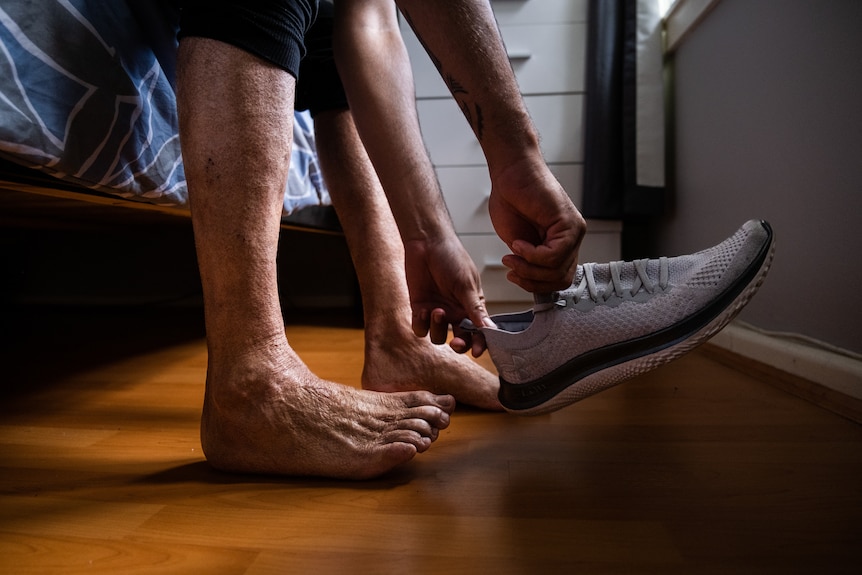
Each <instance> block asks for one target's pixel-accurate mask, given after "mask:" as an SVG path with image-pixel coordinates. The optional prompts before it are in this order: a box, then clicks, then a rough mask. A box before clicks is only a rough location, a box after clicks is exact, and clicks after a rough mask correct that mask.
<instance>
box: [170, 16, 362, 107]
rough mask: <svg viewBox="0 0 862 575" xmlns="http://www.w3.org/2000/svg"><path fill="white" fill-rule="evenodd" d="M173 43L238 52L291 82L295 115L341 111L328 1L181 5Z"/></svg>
mask: <svg viewBox="0 0 862 575" xmlns="http://www.w3.org/2000/svg"><path fill="white" fill-rule="evenodd" d="M180 4H181V6H182V11H181V18H180V32H179V37H180V38H183V37H185V36H200V37H204V38H211V39H213V40H219V41H221V42H225V43H227V44H231V45H233V46H236V47H238V48H242V49H243V50H246V51H248V52H250V53H252V54H254V55H256V56H258V57H260V58H262V59H264V60H266V61H268V62H270V63H272V64H274V65H276V66H279V67H280V68H282V69H284V70H286V71H287V72H288V73H290V74H291V75H292V76H293V77H294V78H296V79H297V86H296V103H295V108H296V109H297V110H310V111H311V114H312V116H314V115H316V114H318V113H320V112H322V111H325V110H332V109H343V108H346V107H347V97H346V95H345V94H344V87H343V86H342V84H341V79H340V78H339V76H338V70H337V69H336V67H335V59H334V58H333V55H332V29H333V20H334V14H333V6H332V2H331V0H321V1H320V2H319V6H318V1H317V0H281V1H279V0H243V1H242V2H239V1H231V0H181V2H180Z"/></svg>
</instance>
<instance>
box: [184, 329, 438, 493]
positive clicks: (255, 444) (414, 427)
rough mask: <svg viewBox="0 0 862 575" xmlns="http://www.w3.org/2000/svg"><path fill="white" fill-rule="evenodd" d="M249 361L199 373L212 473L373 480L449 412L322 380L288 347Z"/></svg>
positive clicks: (424, 395) (419, 398)
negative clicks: (272, 356) (204, 383)
mask: <svg viewBox="0 0 862 575" xmlns="http://www.w3.org/2000/svg"><path fill="white" fill-rule="evenodd" d="M285 346H286V342H285ZM276 355H278V354H276ZM247 359H249V360H251V359H252V358H247ZM253 359H254V361H249V362H241V363H244V364H245V366H244V367H242V368H239V367H237V366H236V364H234V365H232V366H230V367H229V368H228V369H227V370H225V371H219V370H218V369H214V368H213V366H212V365H211V366H210V370H209V372H208V375H207V390H206V395H205V399H204V411H203V417H202V420H201V443H202V445H203V448H204V452H205V454H206V456H207V460H208V461H209V462H210V464H211V465H212V466H213V467H215V468H217V469H221V470H224V471H232V472H242V473H268V474H282V475H313V476H321V477H333V478H345V479H367V478H371V477H376V476H378V475H381V474H383V473H386V472H387V471H389V470H391V469H393V468H394V467H396V466H398V465H401V464H403V463H406V462H407V461H409V460H410V459H412V458H413V457H414V456H415V455H416V454H417V453H421V452H423V451H425V450H427V449H428V448H429V447H430V446H431V443H432V442H433V441H434V440H435V439H437V436H438V433H439V431H440V430H441V429H445V428H446V427H447V426H448V425H449V415H450V414H451V413H452V411H453V410H454V408H455V401H454V399H453V398H452V397H451V396H446V395H442V396H438V395H433V394H431V393H428V392H419V391H416V392H407V393H397V394H388V393H377V392H374V391H365V390H358V389H354V388H351V387H348V386H343V385H340V384H336V383H332V382H329V381H325V380H322V379H320V378H318V377H317V376H315V375H314V374H313V373H311V371H310V370H308V368H307V367H306V366H305V365H304V364H303V363H302V362H301V361H300V360H299V359H298V358H297V357H296V356H295V354H293V352H292V351H290V350H289V349H288V352H287V353H285V354H281V358H280V359H279V360H278V361H275V362H273V361H267V359H269V358H266V357H263V358H253Z"/></svg>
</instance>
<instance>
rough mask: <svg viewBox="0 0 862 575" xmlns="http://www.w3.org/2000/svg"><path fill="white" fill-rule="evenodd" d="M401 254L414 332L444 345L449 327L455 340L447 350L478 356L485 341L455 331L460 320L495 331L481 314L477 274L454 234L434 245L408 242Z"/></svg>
mask: <svg viewBox="0 0 862 575" xmlns="http://www.w3.org/2000/svg"><path fill="white" fill-rule="evenodd" d="M404 250H405V259H406V272H407V287H408V289H409V291H410V304H411V306H412V308H413V321H412V323H413V332H414V333H415V334H416V335H417V336H419V337H424V336H425V335H426V334H428V333H429V332H430V334H431V341H432V342H434V343H436V344H441V343H445V342H446V339H447V337H448V332H449V325H450V324H451V325H452V329H453V332H454V334H455V337H454V338H453V339H452V341H451V342H450V344H449V345H450V346H451V347H452V349H454V350H455V351H457V352H458V353H464V352H466V351H467V350H472V352H473V355H474V356H476V357H478V356H480V355H482V353H483V352H484V351H485V341H484V338H483V337H482V336H481V335H480V334H476V333H470V332H467V331H464V330H462V329H461V328H460V327H459V324H460V322H461V320H462V319H464V318H469V319H470V320H471V321H472V322H473V324H475V325H477V326H489V327H491V326H493V325H494V323H493V322H492V321H491V318H490V317H489V316H488V310H487V309H485V296H484V294H483V293H482V287H481V285H480V282H479V272H478V271H477V270H476V266H475V265H474V264H473V260H471V259H470V256H469V255H468V254H467V251H466V250H465V249H464V246H462V245H461V242H460V241H459V240H458V238H457V237H456V236H455V235H454V234H452V235H451V237H443V238H435V239H434V240H433V241H432V240H410V241H406V242H405V244H404Z"/></svg>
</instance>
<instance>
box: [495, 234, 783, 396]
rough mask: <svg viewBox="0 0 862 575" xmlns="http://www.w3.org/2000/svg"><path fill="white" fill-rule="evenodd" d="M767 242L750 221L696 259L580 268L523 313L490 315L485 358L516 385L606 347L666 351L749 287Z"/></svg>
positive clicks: (768, 238)
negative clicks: (738, 290)
mask: <svg viewBox="0 0 862 575" xmlns="http://www.w3.org/2000/svg"><path fill="white" fill-rule="evenodd" d="M770 241H771V233H770V230H769V228H768V227H767V226H765V225H764V224H763V223H761V222H759V221H755V220H752V221H750V222H747V223H746V224H745V225H743V226H742V227H741V228H740V229H739V230H738V231H737V232H736V233H735V234H734V235H733V236H731V237H730V238H728V239H727V240H725V241H724V242H722V243H720V244H718V245H717V246H715V247H713V248H710V249H707V250H704V251H701V252H698V253H695V254H691V255H686V256H680V257H675V258H659V259H652V260H638V261H634V262H613V263H609V264H583V265H581V266H578V269H577V273H576V276H575V280H574V283H573V284H572V286H571V287H569V288H568V289H566V290H564V291H561V292H557V293H555V294H553V295H552V296H551V297H550V298H546V300H545V301H544V302H542V303H537V304H536V305H535V306H534V307H533V309H532V310H530V311H526V312H522V313H518V314H503V315H499V316H494V317H493V318H492V319H493V320H494V322H495V323H496V324H497V328H482V333H483V334H484V336H485V340H486V342H487V346H488V351H489V352H490V354H491V358H492V359H493V361H494V363H495V365H496V366H497V369H498V371H499V372H500V376H501V378H502V379H503V380H505V381H506V382H508V383H509V384H518V383H524V382H531V381H535V380H537V379H539V378H542V377H544V376H546V375H548V374H549V373H551V372H553V371H554V370H557V369H558V368H560V366H562V365H565V364H567V363H570V362H572V361H573V360H575V359H577V358H581V357H586V356H589V355H590V354H592V353H597V352H599V351H602V350H605V349H606V348H609V347H610V348H613V347H614V346H616V348H617V349H619V350H620V353H621V354H623V353H624V354H632V353H635V354H637V353H639V352H638V351H637V348H638V347H639V346H641V345H642V346H643V353H642V355H643V354H648V353H652V352H653V351H654V349H655V348H659V349H660V348H661V347H662V346H669V345H673V344H674V343H675V342H676V341H678V340H679V338H680V337H687V336H689V335H691V333H689V331H690V330H695V331H696V330H697V329H699V328H701V327H703V325H704V324H705V323H708V322H709V321H711V320H712V319H713V318H714V317H715V316H716V315H717V314H719V313H721V312H722V311H723V310H724V308H725V307H727V306H726V305H725V304H724V303H721V300H722V298H725V299H726V298H727V294H728V292H729V291H732V290H733V288H734V287H735V286H738V285H739V284H740V282H743V281H744V282H745V283H747V282H748V281H750V280H746V279H745V278H746V277H747V275H751V273H752V268H754V271H757V269H758V268H759V267H760V264H759V263H757V260H758V259H760V261H761V262H762V260H763V258H764V257H765V256H764V250H765V249H766V246H767V245H768V244H769V243H770ZM733 297H735V296H733ZM733 297H731V298H730V299H729V300H728V303H730V302H732V301H733ZM695 319H696V321H695ZM689 324H690V325H689ZM677 327H680V329H681V332H680V333H676V332H675V331H674V330H675V329H676V328H677ZM687 330H688V331H687ZM633 350H634V351H633ZM604 355H607V353H604ZM601 361H602V362H606V361H607V359H606V358H604V359H602V360H601Z"/></svg>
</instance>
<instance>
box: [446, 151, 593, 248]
mask: <svg viewBox="0 0 862 575" xmlns="http://www.w3.org/2000/svg"><path fill="white" fill-rule="evenodd" d="M550 168H551V172H553V174H554V176H556V178H557V180H559V182H560V184H562V186H563V188H564V189H565V190H566V192H567V193H568V194H569V197H571V198H572V201H573V202H574V203H575V205H576V206H579V205H581V189H582V181H581V180H582V172H583V169H582V166H581V165H580V164H551V165H550ZM437 178H438V179H439V180H440V186H441V187H442V188H443V195H444V196H445V198H446V206H447V207H448V208H449V213H450V214H451V215H452V223H453V224H454V225H455V231H456V232H458V233H459V234H493V233H494V226H493V225H491V218H490V217H489V216H488V196H489V195H490V193H491V179H490V178H489V177H488V168H486V167H485V166H451V167H443V168H437Z"/></svg>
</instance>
